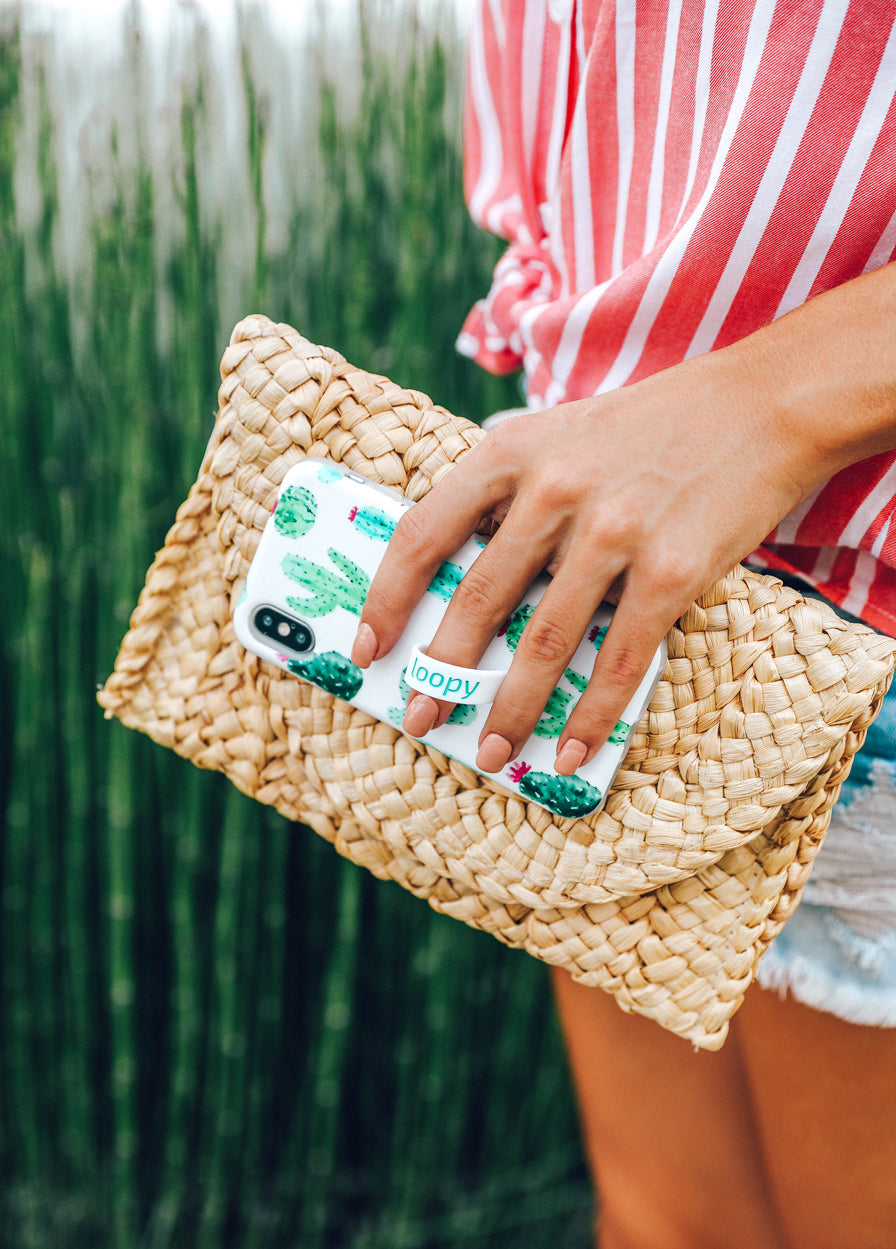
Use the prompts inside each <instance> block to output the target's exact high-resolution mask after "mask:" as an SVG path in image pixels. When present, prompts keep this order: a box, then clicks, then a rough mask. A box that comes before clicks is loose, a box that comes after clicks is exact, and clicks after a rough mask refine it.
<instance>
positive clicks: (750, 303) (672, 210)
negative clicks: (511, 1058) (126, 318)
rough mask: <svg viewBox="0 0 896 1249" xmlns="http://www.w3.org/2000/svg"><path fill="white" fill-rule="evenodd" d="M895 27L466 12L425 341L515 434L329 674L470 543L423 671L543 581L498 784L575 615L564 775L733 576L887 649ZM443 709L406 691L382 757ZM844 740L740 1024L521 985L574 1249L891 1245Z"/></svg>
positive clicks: (505, 9)
mask: <svg viewBox="0 0 896 1249" xmlns="http://www.w3.org/2000/svg"><path fill="white" fill-rule="evenodd" d="M894 19H896V4H894V3H893V0H886V2H885V0H864V2H862V0H853V3H849V2H848V0H780V2H779V3H777V4H776V3H774V0H755V2H754V0H705V3H704V0H683V2H682V3H675V2H670V3H668V4H666V3H662V2H659V0H639V2H636V0H578V2H573V0H483V3H482V5H481V9H480V11H479V13H478V14H477V16H476V18H475V20H474V26H473V31H472V37H471V43H470V61H469V98H468V105H469V108H468V124H467V137H466V144H467V150H466V156H467V193H468V200H469V203H470V208H471V211H472V213H473V215H474V217H475V219H476V220H477V221H478V222H479V223H480V224H482V225H483V226H485V227H486V228H488V229H490V230H492V231H494V232H495V233H498V234H500V235H502V236H504V237H506V238H507V239H508V240H509V247H508V250H507V252H506V253H505V256H504V257H503V259H502V261H501V262H500V264H499V265H498V267H497V269H496V273H495V281H494V285H493V287H492V290H491V292H490V293H489V295H488V297H487V298H486V299H485V300H484V301H482V302H481V303H480V304H478V305H477V307H476V308H475V309H474V310H473V312H472V313H471V315H470V317H469V318H468V321H467V324H466V325H465V327H464V331H463V333H462V335H461V339H460V343H459V345H460V348H461V350H463V351H465V352H466V353H467V354H470V355H472V356H474V357H475V358H476V359H477V360H478V361H479V362H480V363H482V364H483V365H484V366H485V367H487V368H490V369H492V370H495V371H498V372H505V371H509V370H511V369H515V368H518V367H520V366H522V367H523V369H524V370H525V377H526V394H527V404H528V408H529V412H528V413H527V414H525V415H521V416H517V417H515V418H514V419H513V420H511V421H507V422H504V423H502V424H499V425H497V426H496V427H495V428H494V429H493V430H492V431H491V432H490V433H489V434H488V436H487V437H486V439H485V440H484V441H483V442H482V443H481V444H480V445H479V446H478V447H477V448H476V449H475V450H474V451H473V452H472V453H471V454H470V455H468V456H467V457H466V458H465V459H464V460H463V461H462V463H461V464H459V465H458V467H457V468H456V470H455V471H454V472H452V473H451V474H449V475H448V476H447V477H446V478H445V479H444V480H443V481H442V482H441V483H440V484H439V486H438V487H437V488H436V489H435V490H433V491H432V492H431V493H430V495H429V496H428V497H427V499H426V500H425V502H424V503H423V504H422V505H420V506H418V507H416V508H414V509H413V510H412V511H411V512H410V513H409V514H408V516H407V518H406V519H405V521H403V522H402V524H401V525H400V526H399V528H398V530H397V531H396V534H395V537H394V539H393V541H392V543H391V544H390V548H389V552H388V555H387V559H386V561H385V562H384V564H383V566H382V569H381V572H380V574H379V575H378V577H377V578H376V580H375V581H374V584H373V586H372V588H371V593H370V596H369V598H368V601H367V605H366V607H365V610H364V614H363V617H362V623H361V627H360V629H359V634H358V639H357V642H356V645H355V652H354V658H355V660H356V662H358V663H360V664H361V665H362V666H364V665H366V664H368V663H369V662H370V661H371V660H372V659H373V658H375V657H379V656H382V655H384V654H386V653H387V652H388V651H389V650H390V649H391V647H392V646H393V644H394V643H395V642H396V641H397V639H398V637H399V636H400V635H401V632H402V630H403V628H404V625H405V623H406V621H407V618H408V615H409V613H410V610H411V608H412V606H413V605H414V603H415V602H416V600H417V599H418V597H419V596H420V594H421V593H422V591H423V589H424V588H425V586H426V585H427V583H428V581H429V579H430V577H431V576H432V573H433V572H434V570H435V569H436V568H437V567H438V565H439V563H440V562H441V561H442V560H443V559H444V558H446V557H447V556H448V555H449V554H450V553H451V552H453V551H454V550H456V549H457V547H458V546H460V545H461V543H462V542H463V540H465V539H466V538H467V537H468V536H469V534H470V533H471V532H472V530H473V529H474V528H475V527H476V526H477V525H478V523H479V522H480V520H481V518H482V517H483V516H484V515H486V514H492V515H494V516H495V517H497V518H498V519H499V520H500V521H501V522H502V524H501V528H500V530H499V532H498V534H497V536H496V537H495V538H494V539H493V540H492V542H490V543H489V546H488V548H487V549H486V550H485V551H484V552H483V554H482V555H481V556H480V558H479V559H478V560H477V563H476V565H475V567H474V569H473V570H472V572H471V573H469V574H468V575H467V577H466V578H465V579H464V581H463V583H462V585H461V587H460V589H459V590H458V592H457V594H456V595H455V597H454V599H453V601H452V604H451V606H450V608H449V610H448V612H447V613H446V616H445V619H444V623H443V624H442V626H441V627H440V629H439V631H438V633H437V635H436V637H435V639H434V640H433V642H432V644H431V645H430V647H429V648H428V649H429V653H430V654H431V655H433V656H434V657H435V658H438V659H443V660H447V661H450V662H452V663H455V664H458V665H462V666H464V667H475V666H476V663H477V661H478V660H479V658H480V656H481V655H482V653H483V651H484V649H485V646H486V644H487V642H488V641H489V640H490V638H491V637H492V636H493V635H494V633H495V632H496V630H497V629H498V627H499V626H500V624H501V623H502V621H503V620H504V619H505V618H506V616H507V615H508V613H509V611H510V610H512V608H513V607H514V606H515V604H516V602H517V601H518V599H519V598H520V596H521V593H522V591H523V590H524V589H525V587H526V586H527V585H528V583H529V582H530V581H531V580H532V579H533V577H534V576H535V575H536V574H537V573H538V572H539V571H540V570H541V569H542V568H544V567H545V566H547V568H548V569H549V571H550V572H551V573H552V574H553V580H552V583H551V587H550V589H549V591H548V593H547V594H546V596H545V598H544V600H543V602H542V604H541V606H540V607H539V609H538V611H537V612H536V613H535V614H534V616H533V618H532V620H531V621H530V623H529V624H528V626H527V628H526V630H525V633H524V634H523V638H522V640H521V642H520V644H519V645H518V647H517V650H516V653H515V656H514V661H513V666H512V668H511V670H510V673H509V675H508V677H507V678H506V679H505V681H504V683H503V685H502V687H501V691H500V693H499V696H498V698H497V699H496V701H495V703H494V705H493V707H492V710H491V712H490V715H489V718H488V722H487V725H486V728H485V730H484V732H483V735H482V739H481V742H480V755H479V759H478V765H479V767H480V768H481V769H482V770H483V771H485V772H494V771H498V770H499V769H500V768H502V767H503V766H504V765H505V764H506V763H507V761H508V760H509V759H511V758H513V757H514V754H515V752H516V751H517V750H518V749H519V747H520V745H521V743H522V742H523V741H525V739H526V738H527V736H528V735H529V733H530V731H531V729H532V727H533V726H534V724H535V722H536V720H537V718H538V715H539V713H540V711H541V710H542V708H543V707H544V705H545V702H546V700H547V697H548V695H549V693H550V691H551V690H552V689H553V687H554V685H555V683H556V681H557V678H558V676H559V675H560V673H561V672H562V671H563V669H564V667H565V665H566V664H567V662H568V659H569V656H570V655H571V653H572V651H573V650H574V648H575V646H576V645H577V643H578V641H579V640H580V638H581V636H582V634H583V632H584V630H585V628H586V626H587V623H588V621H589V619H590V616H591V614H592V611H593V609H594V608H595V606H596V605H597V604H598V603H599V602H600V601H601V600H602V599H603V598H605V597H607V596H610V597H612V598H614V599H615V600H616V601H617V602H618V608H617V611H616V615H615V617H614V620H613V623H612V625H611V627H610V630H609V633H608V635H607V637H606V640H605V641H604V643H603V645H602V647H601V649H600V652H599V655H598V658H597V660H596V662H595V668H594V674H593V677H592V680H591V682H590V684H589V686H588V689H587V690H586V692H585V693H584V694H583V696H582V698H581V700H580V701H579V703H578V705H577V706H576V708H575V710H574V712H573V714H572V715H571V716H570V719H569V722H568V724H567V726H566V729H565V730H564V733H563V734H562V736H561V737H560V739H559V742H558V751H557V760H556V768H557V771H558V772H560V773H562V774H565V775H571V774H572V773H574V772H575V771H576V769H577V768H579V767H580V766H581V765H582V764H583V763H584V762H586V761H587V760H589V759H590V758H591V757H592V756H593V754H594V753H595V751H596V750H597V748H598V747H599V746H600V745H601V744H602V742H603V741H604V740H605V738H606V736H607V734H608V733H609V731H610V729H611V728H612V726H613V725H614V724H615V723H616V721H617V719H618V718H619V716H620V713H621V711H622V709H623V708H624V707H625V705H626V703H627V702H628V700H629V698H630V697H631V695H632V693H633V692H634V690H635V689H636V687H637V685H638V684H639V682H640V680H641V677H642V675H643V673H644V671H645V670H646V667H647V664H648V662H649V659H650V657H651V655H652V654H653V652H654V650H655V648H656V646H657V644H658V643H659V641H660V639H661V638H662V637H663V635H664V634H665V633H666V632H667V630H668V629H669V628H670V627H671V625H672V623H673V622H674V621H675V619H676V618H677V617H678V616H679V615H680V614H681V613H682V612H683V611H684V610H685V608H686V607H687V606H688V605H689V604H690V603H691V602H692V601H693V599H694V598H695V597H697V596H698V595H699V594H700V593H701V592H702V591H703V590H704V589H705V588H706V587H707V586H708V585H710V584H711V583H712V582H713V581H715V580H716V579H717V578H719V577H720V576H722V575H723V574H724V573H725V572H726V571H727V569H728V568H729V567H731V566H732V565H733V564H734V563H736V562H737V561H738V560H740V559H744V558H746V557H748V556H751V553H752V558H753V560H754V561H758V562H760V563H762V564H763V565H765V566H768V567H771V568H772V569H774V570H783V571H784V572H786V573H787V574H789V575H795V576H797V577H799V578H800V579H801V580H802V581H804V582H805V583H807V585H808V586H809V587H812V588H813V590H814V591H815V592H817V593H820V594H821V595H823V596H825V597H827V598H828V599H829V600H831V601H832V602H833V603H834V604H836V605H838V606H840V607H842V608H843V609H845V610H847V611H848V612H850V613H852V614H854V615H856V616H859V617H860V618H862V619H863V620H865V621H866V622H867V623H869V624H871V625H872V626H873V627H875V628H877V629H880V630H883V631H885V632H887V633H889V634H891V635H894V636H896V532H892V533H891V524H892V519H893V514H894V511H896V455H894V448H896V265H892V264H890V263H889V262H890V261H891V259H892V257H893V255H894V254H896V24H894ZM893 529H894V530H896V526H893ZM447 714H448V708H447V707H446V706H445V705H444V704H441V703H438V702H436V701H435V700H433V699H431V698H429V697H427V696H425V695H416V696H415V697H414V698H413V699H412V700H411V702H410V703H409V705H408V711H407V716H406V719H405V722H404V724H405V728H406V730H407V731H408V732H410V733H412V734H414V735H417V736H421V735H423V734H425V733H426V732H428V731H429V730H430V729H431V728H432V727H433V725H434V724H435V723H439V722H441V720H443V719H444V718H445V717H446V716H447ZM879 723H880V724H881V725H882V726H884V727H883V728H881V729H878V731H877V733H876V739H877V742H878V746H877V755H876V756H874V755H873V754H872V755H871V756H868V755H866V756H865V760H864V762H862V763H861V764H859V765H857V768H856V776H857V778H858V781H857V785H856V786H855V787H854V789H853V792H852V794H851V795H849V794H847V795H846V798H845V800H844V802H843V803H842V804H841V806H842V812H841V813H840V814H839V815H838V819H837V820H835V825H834V826H832V831H831V833H830V834H829V836H828V840H827V843H826V845H825V847H824V849H823V851H822V854H821V855H820V856H819V860H818V864H817V868H816V872H815V874H814V876H813V880H812V881H811V882H810V886H809V888H808V889H807V891H806V895H805V901H804V903H803V905H802V907H801V908H800V910H799V911H798V912H797V914H796V916H795V917H794V919H793V920H792V921H791V923H790V924H788V926H787V927H786V928H785V930H784V933H783V934H782V936H781V938H779V940H778V941H777V942H776V943H775V944H774V945H773V947H772V949H771V951H770V952H769V954H768V956H767V958H766V960H765V961H764V963H763V964H762V966H761V969H760V978H761V980H763V981H764V982H765V984H766V985H769V986H773V987H774V989H775V990H777V992H771V991H769V988H764V989H763V988H757V989H754V990H753V991H752V992H751V993H750V994H748V997H747V1000H746V1002H745V1004H744V1006H743V1007H742V1009H741V1011H740V1012H739V1013H738V1015H737V1016H736V1017H735V1019H734V1021H733V1024H732V1029H731V1034H730V1038H729V1041H728V1043H727V1044H726V1046H725V1048H724V1049H723V1050H722V1051H720V1052H719V1053H717V1054H705V1053H694V1052H692V1051H691V1049H690V1048H689V1047H688V1046H687V1044H686V1043H684V1042H682V1041H681V1040H679V1039H678V1038H676V1037H673V1036H670V1035H667V1034H665V1033H663V1032H662V1031H661V1030H660V1029H659V1028H657V1027H656V1025H655V1024H653V1023H650V1022H648V1021H646V1020H643V1019H639V1018H636V1017H632V1016H627V1015H623V1014H622V1013H621V1012H620V1011H619V1010H618V1008H617V1007H616V1005H615V1004H614V1002H613V1001H612V1000H611V999H610V998H608V997H606V996H605V995H603V994H601V993H599V992H595V991H593V990H589V989H584V988H582V987H581V986H578V985H575V984H573V983H572V981H571V980H570V979H569V978H568V977H567V976H566V975H565V974H559V973H558V974H557V975H556V991H557V999H558V1003H559V1008H560V1013H561V1018H562V1020H563V1024H564V1028H565V1032H566V1037H567V1043H568V1049H569V1054H570V1060H571V1065H572V1070H573V1074H574V1077H575V1080H576V1085H577V1089H578V1094H579V1100H580V1106H581V1114H582V1122H583V1127H584V1133H585V1139H586V1144H587V1147H588V1153H589V1158H590V1160H591V1164H592V1167H593V1171H594V1176H595V1180H596V1183H597V1185H598V1188H599V1190H600V1209H601V1221H600V1228H599V1242H598V1243H599V1245H600V1246H601V1249H678V1247H679V1246H680V1247H681V1249H684V1247H685V1246H686V1247H687V1249H740V1247H741V1246H742V1247H743V1249H835V1247H836V1249H843V1247H844V1246H850V1249H884V1246H887V1247H892V1245H893V1244H896V1130H894V1126H893V1120H894V1113H893V1112H894V1109H896V827H894V816H896V783H894V776H896V769H894V759H893V753H894V752H893V748H892V741H893V737H892V729H893V727H896V716H894V713H893V699H892V698H891V700H890V705H889V707H888V708H887V709H886V710H885V712H884V713H883V715H882V718H881V721H880V722H879ZM887 725H889V726H890V728H889V729H888V728H887V727H886V726H887ZM872 745H873V744H872ZM851 811H852V816H850V812H851ZM862 811H864V812H865V814H864V815H862V814H861V812H862ZM869 811H871V812H872V814H873V818H871V817H869V815H868V812H869ZM829 845H830V847H831V848H830V850H829Z"/></svg>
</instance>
